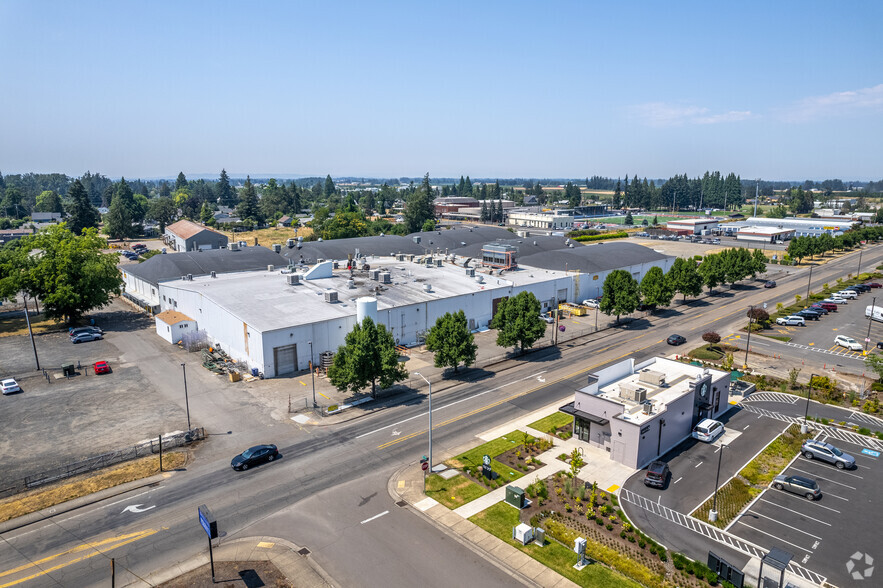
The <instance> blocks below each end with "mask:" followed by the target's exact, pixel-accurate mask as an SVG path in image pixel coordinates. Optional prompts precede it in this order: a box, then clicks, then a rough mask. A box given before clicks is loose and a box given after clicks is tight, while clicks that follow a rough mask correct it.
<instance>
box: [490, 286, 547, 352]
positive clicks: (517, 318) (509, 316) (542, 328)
mask: <svg viewBox="0 0 883 588" xmlns="http://www.w3.org/2000/svg"><path fill="white" fill-rule="evenodd" d="M491 328H492V329H497V345H499V346H500V347H511V346H515V347H517V348H518V349H519V351H520V352H524V350H525V349H529V348H531V347H533V344H534V343H536V342H537V341H539V339H540V337H542V336H543V334H544V333H545V332H546V322H545V321H544V320H543V319H542V318H541V317H540V301H539V300H537V297H536V296H534V295H533V293H532V292H526V291H525V292H519V293H518V294H516V295H515V296H513V297H512V298H505V299H503V300H501V301H500V303H499V304H498V305H497V314H495V315H494V318H493V320H492V321H491Z"/></svg>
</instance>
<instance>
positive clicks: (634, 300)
mask: <svg viewBox="0 0 883 588" xmlns="http://www.w3.org/2000/svg"><path fill="white" fill-rule="evenodd" d="M640 301H641V299H640V287H639V286H638V281H637V280H635V278H633V277H632V275H631V274H630V273H629V272H627V271H626V270H613V271H612V272H610V273H609V274H607V278H606V279H605V280H604V286H603V288H602V296H601V306H600V310H601V312H603V313H604V314H606V315H608V316H610V315H611V314H615V315H616V322H617V323H618V322H619V317H620V316H621V315H623V314H630V313H632V312H634V311H635V309H636V308H638V304H639V303H640Z"/></svg>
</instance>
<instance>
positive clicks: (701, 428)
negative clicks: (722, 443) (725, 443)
mask: <svg viewBox="0 0 883 588" xmlns="http://www.w3.org/2000/svg"><path fill="white" fill-rule="evenodd" d="M723 434H724V424H723V423H722V422H720V421H716V420H714V419H702V420H701V421H699V423H698V424H697V425H696V426H695V427H693V432H692V433H691V435H690V436H691V437H693V439H698V440H699V441H702V442H704V443H711V442H712V441H714V440H715V439H717V438H718V436H720V435H723Z"/></svg>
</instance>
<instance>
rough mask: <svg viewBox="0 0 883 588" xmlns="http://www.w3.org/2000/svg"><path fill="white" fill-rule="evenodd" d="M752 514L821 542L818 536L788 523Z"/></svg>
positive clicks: (756, 513)
mask: <svg viewBox="0 0 883 588" xmlns="http://www.w3.org/2000/svg"><path fill="white" fill-rule="evenodd" d="M749 512H750V511H749ZM746 514H747V513H746ZM753 514H754V516H757V517H761V518H764V519H766V520H768V521H773V522H774V523H778V524H780V525H782V526H783V527H788V528H789V529H793V530H795V531H797V532H799V533H803V534H804V535H809V536H810V537H812V538H813V539H818V540H819V541H821V540H822V538H821V537H819V536H818V535H813V534H812V533H808V532H807V531H804V530H803V529H800V528H798V527H795V526H792V525H789V524H788V523H783V522H782V521H780V520H778V519H774V518H773V517H768V516H766V515H764V514H760V513H759V512H754V513H753ZM743 516H744V515H743Z"/></svg>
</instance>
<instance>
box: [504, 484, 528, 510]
mask: <svg viewBox="0 0 883 588" xmlns="http://www.w3.org/2000/svg"><path fill="white" fill-rule="evenodd" d="M506 502H507V503H509V504H511V505H512V506H514V507H515V508H524V490H522V489H521V488H519V487H518V486H506Z"/></svg>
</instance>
